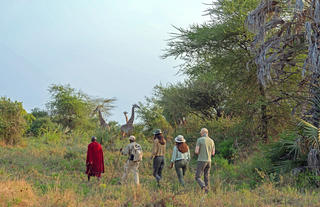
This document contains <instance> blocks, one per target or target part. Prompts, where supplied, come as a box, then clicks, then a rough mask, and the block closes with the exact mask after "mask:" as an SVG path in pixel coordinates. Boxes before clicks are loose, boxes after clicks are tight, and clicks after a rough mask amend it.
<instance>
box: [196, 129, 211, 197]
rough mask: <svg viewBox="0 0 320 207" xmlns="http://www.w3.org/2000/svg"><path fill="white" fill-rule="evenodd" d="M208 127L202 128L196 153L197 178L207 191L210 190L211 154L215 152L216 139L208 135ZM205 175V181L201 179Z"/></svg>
mask: <svg viewBox="0 0 320 207" xmlns="http://www.w3.org/2000/svg"><path fill="white" fill-rule="evenodd" d="M208 134H209V133H208V129H206V128H202V129H201V131H200V135H201V137H200V138H198V140H197V144H196V149H195V154H196V155H198V160H197V170H196V176H195V179H196V181H197V182H198V184H199V185H200V187H201V189H203V190H204V191H205V192H206V193H208V192H209V187H210V186H209V174H210V168H211V156H214V154H215V146H214V141H213V140H212V139H211V138H210V137H209V135H208ZM202 174H203V175H204V181H203V180H202V179H201V176H202Z"/></svg>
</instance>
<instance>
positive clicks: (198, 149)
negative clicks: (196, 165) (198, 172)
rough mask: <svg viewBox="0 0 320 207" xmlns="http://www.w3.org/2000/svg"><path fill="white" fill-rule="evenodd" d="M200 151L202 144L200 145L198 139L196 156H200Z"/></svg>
mask: <svg viewBox="0 0 320 207" xmlns="http://www.w3.org/2000/svg"><path fill="white" fill-rule="evenodd" d="M199 151H200V144H199V139H198V140H197V144H196V149H195V151H194V153H195V154H196V155H198V154H199Z"/></svg>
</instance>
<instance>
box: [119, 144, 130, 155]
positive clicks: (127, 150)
mask: <svg viewBox="0 0 320 207" xmlns="http://www.w3.org/2000/svg"><path fill="white" fill-rule="evenodd" d="M121 153H122V154H123V155H127V154H129V145H127V146H126V148H124V150H122V151H121Z"/></svg>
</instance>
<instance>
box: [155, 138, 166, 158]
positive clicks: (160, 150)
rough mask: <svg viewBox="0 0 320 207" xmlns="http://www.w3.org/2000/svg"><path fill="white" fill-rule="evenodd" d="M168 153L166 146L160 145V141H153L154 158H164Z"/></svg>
mask: <svg viewBox="0 0 320 207" xmlns="http://www.w3.org/2000/svg"><path fill="white" fill-rule="evenodd" d="M165 153H166V144H164V145H162V144H160V143H159V140H158V139H154V141H153V149H152V156H153V157H155V156H164V154H165Z"/></svg>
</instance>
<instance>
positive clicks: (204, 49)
mask: <svg viewBox="0 0 320 207" xmlns="http://www.w3.org/2000/svg"><path fill="white" fill-rule="evenodd" d="M257 3H258V1H257V0H218V1H217V2H215V3H213V6H212V8H209V9H208V10H207V12H208V15H210V16H211V21H210V22H207V23H205V24H202V25H192V26H190V28H188V29H183V28H176V29H177V33H174V34H173V37H172V39H170V40H169V42H168V48H167V50H166V51H165V54H164V55H163V57H164V58H167V57H171V56H172V57H175V58H180V59H182V60H183V61H184V63H183V64H182V65H181V70H180V71H181V72H182V73H184V74H186V75H187V76H188V77H189V79H190V80H196V79H199V80H200V81H199V82H201V80H202V81H203V80H206V78H203V77H210V79H209V80H210V81H212V82H213V83H214V84H215V85H216V86H218V87H219V88H223V92H224V93H223V95H225V96H226V97H223V100H224V101H223V104H221V103H219V104H220V105H223V109H224V111H225V112H226V113H228V112H229V113H230V114H233V115H235V116H242V117H243V118H245V119H247V120H248V123H249V122H250V123H251V124H252V120H257V119H258V123H259V128H260V130H259V131H260V135H261V136H262V137H263V140H264V141H266V142H267V140H268V127H269V124H268V122H269V120H270V119H271V118H272V114H271V113H272V108H271V106H273V105H274V104H279V101H278V99H277V98H275V99H273V97H272V96H270V95H269V93H268V91H272V90H270V89H269V88H268V89H266V88H264V87H263V86H262V84H261V83H260V82H258V78H257V76H256V71H257V67H256V65H255V64H254V63H253V62H252V61H251V59H252V58H253V57H252V54H251V51H250V45H251V42H252V38H253V35H252V34H251V33H250V32H248V31H247V29H246V28H245V26H244V22H245V20H246V17H247V14H248V12H249V11H251V10H252V9H253V8H255V7H256V5H257ZM199 82H198V83H199ZM267 90H268V91H267ZM220 91H221V90H220ZM218 96H220V94H219V95H218ZM271 97H272V98H271ZM280 100H281V99H280ZM211 104H212V105H214V104H213V103H211ZM249 120H250V121H249ZM253 123H255V122H253Z"/></svg>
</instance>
